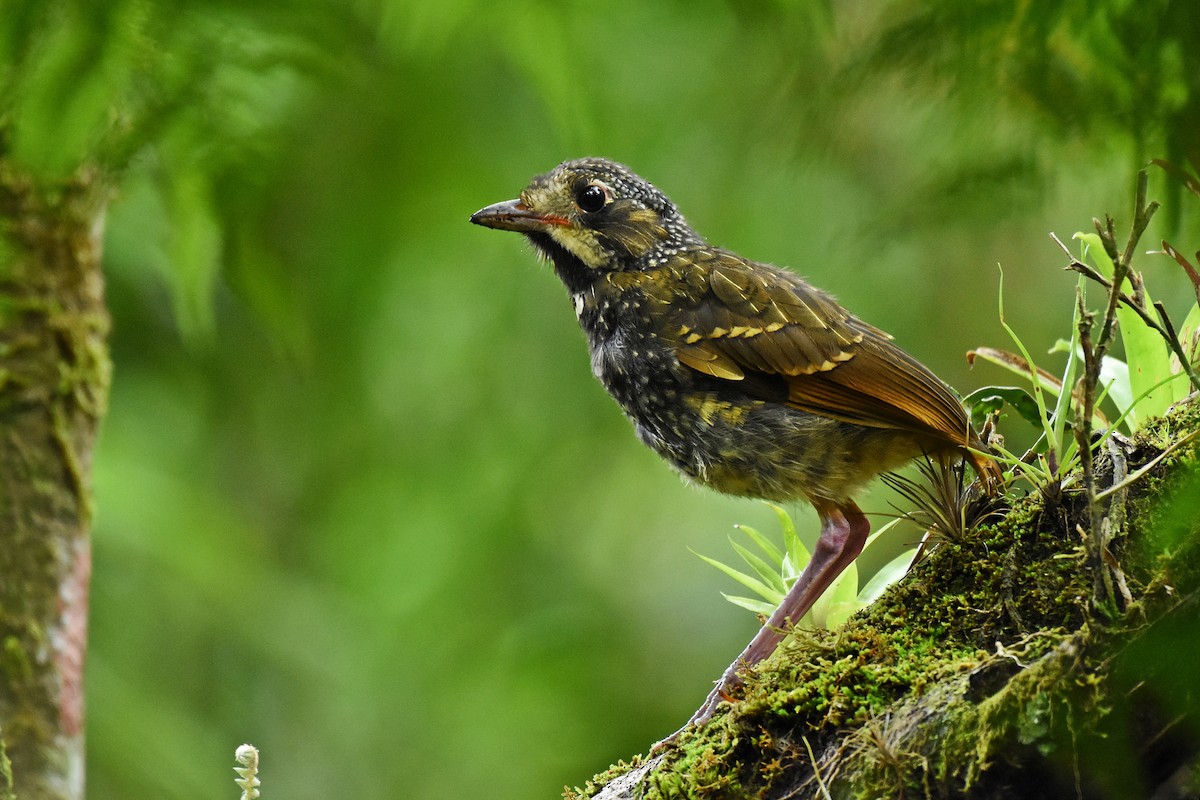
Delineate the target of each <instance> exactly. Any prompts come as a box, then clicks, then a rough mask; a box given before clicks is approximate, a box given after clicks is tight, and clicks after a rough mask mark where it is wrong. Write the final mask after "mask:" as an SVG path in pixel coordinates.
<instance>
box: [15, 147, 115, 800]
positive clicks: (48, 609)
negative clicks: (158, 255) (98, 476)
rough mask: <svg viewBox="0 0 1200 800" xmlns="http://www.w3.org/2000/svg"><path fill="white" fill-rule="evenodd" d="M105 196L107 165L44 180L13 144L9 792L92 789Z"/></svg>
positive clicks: (31, 795) (106, 368)
mask: <svg viewBox="0 0 1200 800" xmlns="http://www.w3.org/2000/svg"><path fill="white" fill-rule="evenodd" d="M105 200H106V196H105V193H104V190H103V186H102V181H101V180H100V179H99V177H98V176H97V175H96V174H95V173H91V172H87V171H81V172H79V173H77V174H76V176H75V177H74V178H72V179H71V180H69V181H65V182H63V183H62V184H60V185H55V186H43V185H37V184H35V182H34V181H32V180H31V179H30V178H28V177H27V176H25V175H23V174H21V172H20V171H19V170H18V169H16V168H14V167H13V165H12V164H11V163H9V162H8V161H7V160H6V159H5V158H4V156H3V154H2V153H0V233H2V237H0V743H2V744H3V747H4V749H5V750H6V752H7V756H8V759H9V760H10V762H11V763H10V764H8V765H5V764H4V763H3V759H0V797H11V796H13V795H16V796H17V797H20V798H21V800H45V799H49V798H56V799H57V798H80V797H82V796H83V786H84V758H83V744H84V714H83V664H84V653H85V648H86V639H87V602H88V579H89V575H90V571H91V550H90V539H89V531H90V527H91V517H92V487H91V464H92V449H93V445H94V442H95V438H96V432H97V426H98V424H99V422H100V419H101V418H102V417H103V414H104V410H105V404H106V400H107V396H108V387H109V377H110V372H111V367H110V362H109V356H108V348H107V335H108V329H109V317H108V312H107V311H106V309H105V306H104V284H103V278H102V275H101V271H100V251H101V233H102V228H103V219H104V201H105Z"/></svg>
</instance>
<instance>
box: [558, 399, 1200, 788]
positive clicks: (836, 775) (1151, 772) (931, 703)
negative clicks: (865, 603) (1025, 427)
mask: <svg viewBox="0 0 1200 800" xmlns="http://www.w3.org/2000/svg"><path fill="white" fill-rule="evenodd" d="M1198 428H1200V401H1198V400H1197V398H1195V397H1193V398H1192V400H1191V402H1189V403H1187V404H1184V405H1182V406H1181V407H1179V408H1177V409H1175V411H1174V412H1173V413H1172V414H1170V415H1168V417H1167V418H1165V419H1163V420H1159V421H1156V422H1155V424H1152V425H1149V426H1147V428H1146V430H1145V431H1143V432H1142V433H1141V434H1140V435H1139V436H1138V437H1137V438H1136V439H1135V441H1134V442H1132V443H1125V444H1123V445H1122V446H1121V452H1120V454H1119V455H1103V454H1101V455H1100V456H1098V458H1097V464H1096V467H1095V468H1096V471H1097V477H1098V483H1099V484H1100V485H1101V486H1104V485H1107V484H1109V483H1111V481H1112V479H1113V475H1114V474H1124V473H1125V471H1126V470H1125V467H1126V466H1127V467H1128V474H1133V473H1134V472H1135V471H1136V470H1137V469H1139V468H1140V467H1142V466H1143V465H1146V464H1149V463H1151V462H1152V460H1153V459H1154V458H1155V457H1156V456H1158V455H1160V454H1162V453H1163V451H1164V450H1168V449H1169V448H1171V447H1172V443H1177V442H1179V441H1180V440H1181V439H1186V437H1187V436H1188V435H1189V434H1192V433H1194V432H1195V431H1196V430H1197V429H1198ZM1195 442H1196V439H1192V440H1191V441H1190V443H1185V444H1184V446H1182V447H1177V448H1175V449H1173V450H1170V452H1169V453H1168V455H1167V456H1166V457H1165V458H1163V459H1162V460H1160V461H1158V462H1156V463H1155V465H1154V466H1153V467H1152V468H1151V469H1150V470H1149V471H1148V472H1146V473H1145V474H1144V475H1142V476H1141V478H1140V479H1139V480H1138V481H1136V482H1135V483H1133V484H1132V485H1130V487H1129V488H1128V490H1127V491H1117V492H1114V493H1112V494H1111V495H1109V496H1108V498H1107V503H1106V507H1105V510H1104V514H1103V515H1102V516H1103V519H1104V520H1105V522H1104V523H1103V524H1105V525H1106V526H1112V531H1113V534H1114V539H1113V546H1112V548H1111V550H1108V551H1106V553H1105V567H1104V568H1105V569H1108V570H1110V574H1109V576H1108V577H1109V578H1111V579H1112V582H1113V584H1114V585H1117V586H1122V587H1127V588H1128V591H1129V595H1128V599H1127V600H1124V601H1123V604H1122V607H1121V608H1120V610H1119V613H1118V614H1117V615H1116V616H1109V615H1108V610H1107V609H1106V604H1104V603H1100V602H1097V599H1096V597H1095V593H1094V585H1095V582H1094V579H1093V576H1092V574H1091V572H1090V570H1089V566H1088V565H1089V563H1090V561H1089V559H1088V557H1087V552H1086V548H1085V547H1084V546H1083V538H1082V537H1083V535H1084V532H1085V531H1087V530H1088V527H1089V526H1090V525H1091V524H1092V523H1091V520H1092V514H1091V510H1090V509H1089V508H1088V504H1087V503H1086V501H1085V500H1084V497H1083V496H1082V493H1081V491H1080V489H1079V487H1080V486H1081V485H1082V481H1079V480H1078V478H1076V480H1075V481H1074V482H1073V484H1072V483H1071V482H1067V483H1066V484H1065V486H1064V490H1063V491H1061V492H1059V493H1056V494H1055V495H1054V496H1051V497H1047V496H1044V495H1041V494H1037V493H1034V494H1031V495H1030V496H1028V497H1026V498H1024V499H1023V500H1020V501H1018V502H1016V503H1015V504H1014V507H1013V508H1012V509H1011V511H1010V512H1009V513H1007V514H1006V516H1004V517H1003V519H1000V520H998V521H994V522H992V523H990V524H987V525H985V526H983V527H982V528H980V529H979V530H977V531H975V532H974V533H973V534H972V535H971V536H969V537H965V538H964V539H963V540H962V541H959V542H954V543H946V544H943V545H942V546H940V547H939V548H938V550H937V551H936V552H934V553H933V554H932V555H931V556H930V557H929V558H928V559H926V560H925V561H924V562H923V563H922V564H920V565H918V567H917V568H916V569H914V570H913V572H912V573H911V574H910V575H908V576H907V577H906V578H905V579H904V580H902V581H901V582H900V583H899V584H897V585H896V586H894V587H892V589H890V590H889V591H888V592H887V593H886V594H885V595H884V597H882V598H881V599H880V600H879V601H878V602H877V603H876V604H874V605H873V606H871V607H870V608H868V609H865V610H864V611H863V612H861V613H860V614H858V615H856V616H855V617H854V618H852V619H851V620H850V621H849V622H848V623H847V624H846V625H845V626H843V627H842V628H840V629H838V630H836V631H798V632H796V633H795V634H794V635H793V636H792V638H791V640H790V642H789V643H788V644H786V645H785V646H784V647H783V648H782V649H781V651H780V652H778V653H776V654H775V656H773V657H772V658H770V659H768V660H767V661H766V662H764V663H763V664H762V665H760V667H759V668H758V669H757V670H755V671H754V674H752V675H750V676H749V677H748V679H747V685H746V687H745V691H744V693H743V695H742V696H741V697H738V698H735V700H734V702H732V703H729V704H726V705H724V706H722V712H719V714H718V716H717V717H716V718H714V719H713V720H712V721H711V722H710V723H709V724H708V725H707V726H705V727H703V728H701V729H699V730H692V731H688V732H685V733H684V734H683V735H682V736H680V737H679V738H678V739H677V740H676V741H675V742H674V743H673V744H672V745H670V746H668V747H667V748H666V749H665V750H664V751H663V752H662V753H661V754H660V755H658V756H656V757H654V758H651V759H643V758H641V757H638V758H635V759H634V760H633V762H632V763H629V764H626V763H622V764H618V765H617V766H615V767H613V768H611V769H610V770H609V771H608V772H606V773H602V774H601V775H598V776H596V777H595V778H593V779H592V780H591V781H589V782H588V784H587V785H586V786H585V787H584V788H582V789H576V790H574V792H568V795H567V796H568V797H569V798H570V797H576V798H577V797H579V796H589V797H591V796H594V797H597V798H605V800H617V798H629V799H630V800H632V798H639V799H641V798H647V799H648V798H676V797H678V798H683V797H687V798H1015V797H1038V798H1059V797H1061V798H1072V799H1073V800H1076V799H1078V798H1085V799H1087V800H1093V799H1094V800H1118V799H1119V798H1161V799H1162V800H1166V799H1167V798H1187V797H1200V689H1198V688H1197V686H1198V684H1197V682H1196V680H1195V670H1196V664H1197V659H1198V658H1200V515H1197V513H1196V509H1197V508H1198V507H1200V470H1198V469H1197V467H1196V462H1197V458H1196V444H1195Z"/></svg>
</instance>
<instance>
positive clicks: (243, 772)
mask: <svg viewBox="0 0 1200 800" xmlns="http://www.w3.org/2000/svg"><path fill="white" fill-rule="evenodd" d="M234 758H236V759H237V762H238V764H240V765H241V766H237V767H234V768H233V771H234V772H236V773H237V774H238V776H237V778H235V779H234V781H233V782H234V783H236V784H237V786H238V788H239V789H241V790H242V797H241V800H256V798H258V796H259V795H258V787H259V780H258V748H256V747H255V746H254V745H252V744H244V745H242V746H241V747H239V748H238V749H237V751H236V752H235V753H234Z"/></svg>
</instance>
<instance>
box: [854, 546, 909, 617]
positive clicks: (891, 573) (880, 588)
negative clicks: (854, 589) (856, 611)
mask: <svg viewBox="0 0 1200 800" xmlns="http://www.w3.org/2000/svg"><path fill="white" fill-rule="evenodd" d="M912 560H913V551H912V550H905V551H904V552H903V553H901V554H900V555H898V556H896V557H895V558H893V559H892V560H891V561H889V562H888V563H886V564H884V565H883V566H882V567H880V569H879V571H878V572H876V573H875V574H874V575H872V576H871V580H869V581H867V585H866V586H864V587H863V588H862V591H860V592H859V593H858V602H859V603H861V604H862V606H863V608H866V607H867V606H869V605H871V603H874V602H875V601H876V600H878V599H879V596H880V595H881V594H883V592H884V590H886V589H887V587H889V586H891V585H892V584H893V583H895V582H896V581H898V580H900V579H901V578H903V577H904V576H905V575H906V574H907V573H908V567H909V565H910V564H912Z"/></svg>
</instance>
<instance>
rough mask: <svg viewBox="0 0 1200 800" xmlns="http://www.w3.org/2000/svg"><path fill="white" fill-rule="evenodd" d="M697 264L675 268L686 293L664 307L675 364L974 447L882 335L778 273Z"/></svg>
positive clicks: (944, 393) (965, 425) (846, 416)
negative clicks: (779, 386) (768, 380)
mask: <svg viewBox="0 0 1200 800" xmlns="http://www.w3.org/2000/svg"><path fill="white" fill-rule="evenodd" d="M697 256H698V254H697V253H695V252H693V253H688V254H687V258H688V259H689V261H690V262H691V264H692V266H680V265H678V264H677V265H676V269H677V270H678V271H679V272H678V274H681V275H682V276H683V277H684V280H683V281H682V282H681V285H683V286H686V287H687V289H686V290H685V291H686V293H687V296H686V297H683V298H676V300H675V301H674V302H673V303H672V305H673V307H674V308H675V309H677V311H676V317H675V319H674V320H673V322H674V327H673V329H672V331H671V332H670V333H671V334H674V335H675V336H676V337H677V339H676V355H677V357H678V358H679V361H680V362H681V363H683V364H685V365H687V366H688V367H691V368H692V369H694V370H696V371H697V372H701V373H705V374H707V375H711V376H713V377H715V378H720V379H723V380H728V381H745V383H744V384H743V386H744V387H745V389H746V390H750V391H751V392H753V390H751V386H752V385H753V384H756V383H761V381H758V380H756V379H757V378H761V377H762V376H764V375H765V376H778V378H782V379H783V381H784V382H785V384H786V389H787V396H786V400H784V402H786V403H788V404H789V405H792V406H794V407H796V408H799V409H803V410H805V411H810V412H812V413H815V414H821V415H824V416H829V417H834V418H837V419H842V420H845V421H847V422H853V423H857V424H860V425H867V426H871V427H882V428H898V429H903V430H910V431H914V432H917V433H921V434H926V435H929V434H932V435H933V436H935V437H937V438H939V439H944V440H946V441H947V442H948V443H953V444H956V445H964V444H968V443H970V442H972V441H973V439H974V435H973V433H971V429H970V424H969V422H968V421H967V417H966V414H965V413H964V412H963V409H962V406H961V405H960V404H959V402H958V400H957V399H956V398H955V397H954V394H953V393H952V392H951V391H950V390H949V388H947V387H946V385H945V384H944V383H942V382H941V381H940V380H939V379H938V378H937V377H936V376H934V375H933V373H931V372H930V371H929V370H928V369H926V368H925V367H924V366H922V365H921V364H920V362H918V361H917V360H916V359H914V358H913V357H912V356H910V355H908V354H907V353H905V352H904V351H903V350H901V349H900V348H899V347H896V346H895V345H894V344H892V342H891V337H890V336H889V335H888V334H886V333H884V332H883V331H881V330H879V329H878V328H875V327H873V326H871V325H868V324H867V323H865V322H863V321H862V320H859V319H858V318H856V317H854V316H853V315H851V314H850V313H849V312H848V311H846V310H845V309H844V308H842V307H841V306H840V305H839V304H838V303H837V301H835V300H834V299H833V298H832V297H830V296H829V295H827V294H825V293H824V292H822V291H820V290H819V289H815V288H814V287H812V286H810V285H809V284H808V283H806V282H805V281H803V280H802V279H801V278H799V277H798V276H796V275H795V274H793V273H790V272H787V271H786V270H781V269H778V268H775V267H767V266H765V265H760V264H751V263H750V262H747V261H745V260H743V259H741V258H739V257H738V256H735V255H733V254H732V253H726V252H723V251H711V250H709V251H705V252H704V254H703V255H701V256H700V257H699V258H697ZM680 300H682V301H683V302H679V301H680ZM775 383H778V380H776V381H775Z"/></svg>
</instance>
